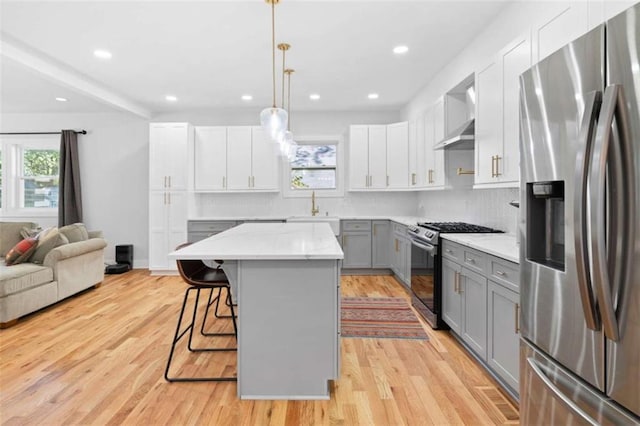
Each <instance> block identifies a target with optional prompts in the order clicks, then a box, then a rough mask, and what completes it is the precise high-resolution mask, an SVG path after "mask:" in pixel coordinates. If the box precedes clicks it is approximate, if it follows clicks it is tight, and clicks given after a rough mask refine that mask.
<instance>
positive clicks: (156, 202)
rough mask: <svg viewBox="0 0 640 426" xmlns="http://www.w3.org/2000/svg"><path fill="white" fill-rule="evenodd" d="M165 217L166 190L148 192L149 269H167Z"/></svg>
mask: <svg viewBox="0 0 640 426" xmlns="http://www.w3.org/2000/svg"><path fill="white" fill-rule="evenodd" d="M167 218H168V208H167V192H165V191H152V192H151V193H150V194H149V269H151V270H153V269H167V268H168V265H169V263H168V259H167V253H169V245H168V239H167ZM185 226H186V221H185Z"/></svg>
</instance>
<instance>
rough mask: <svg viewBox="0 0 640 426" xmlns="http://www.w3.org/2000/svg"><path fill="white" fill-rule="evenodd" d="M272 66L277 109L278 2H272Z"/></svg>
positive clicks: (274, 104)
mask: <svg viewBox="0 0 640 426" xmlns="http://www.w3.org/2000/svg"><path fill="white" fill-rule="evenodd" d="M271 52H272V57H271V64H272V65H273V70H272V71H273V73H272V74H273V107H274V108H276V2H275V1H272V2H271Z"/></svg>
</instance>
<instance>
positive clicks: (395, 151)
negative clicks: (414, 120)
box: [386, 121, 409, 188]
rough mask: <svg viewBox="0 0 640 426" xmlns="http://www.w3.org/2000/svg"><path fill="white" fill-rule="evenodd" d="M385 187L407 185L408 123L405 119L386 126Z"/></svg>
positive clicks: (404, 186)
mask: <svg viewBox="0 0 640 426" xmlns="http://www.w3.org/2000/svg"><path fill="white" fill-rule="evenodd" d="M386 151H387V154H386V157H387V182H386V184H387V185H386V186H387V188H407V187H408V186H409V176H408V174H407V170H408V169H409V123H407V122H406V121H404V122H401V123H394V124H390V125H388V126H387V146H386Z"/></svg>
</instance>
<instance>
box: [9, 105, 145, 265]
mask: <svg viewBox="0 0 640 426" xmlns="http://www.w3.org/2000/svg"><path fill="white" fill-rule="evenodd" d="M1 118H2V120H1V123H2V124H1V131H2V132H20V131H24V132H38V131H40V132H47V131H57V130H59V129H78V130H79V129H85V130H87V132H88V134H86V135H79V136H78V150H79V154H80V176H81V181H82V182H81V185H82V201H83V213H84V217H83V221H84V222H85V224H86V225H87V228H89V229H92V230H93V229H95V230H102V231H103V232H104V236H105V238H106V239H107V241H108V242H109V246H108V247H107V248H106V251H105V261H107V262H113V259H114V258H115V249H114V246H115V245H117V244H133V246H134V248H133V249H134V263H135V266H137V267H144V266H146V265H147V259H148V245H149V243H148V241H149V237H148V235H149V232H148V228H149V225H148V216H149V215H148V211H149V208H148V204H149V202H148V191H149V147H148V134H149V130H148V128H149V126H148V122H147V121H146V120H143V119H140V118H137V117H134V116H132V115H130V114H119V113H114V114H3V115H2V117H1ZM11 219H12V220H18V218H11ZM20 220H22V219H20ZM28 220H33V221H34V222H38V223H40V224H42V225H43V226H51V225H56V224H57V217H49V218H33V219H28Z"/></svg>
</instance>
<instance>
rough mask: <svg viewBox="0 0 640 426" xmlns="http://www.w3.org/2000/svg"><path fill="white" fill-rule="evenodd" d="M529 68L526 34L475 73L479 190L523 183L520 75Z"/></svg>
mask: <svg viewBox="0 0 640 426" xmlns="http://www.w3.org/2000/svg"><path fill="white" fill-rule="evenodd" d="M530 67H531V37H530V34H529V33H527V34H524V35H522V36H521V37H518V38H517V39H516V40H514V41H513V42H512V43H510V44H509V45H507V46H506V47H505V48H504V49H502V50H501V51H500V52H499V53H498V54H497V55H496V56H495V57H494V58H493V59H492V60H491V61H490V63H489V64H487V65H486V66H485V67H483V68H481V69H480V70H479V71H478V72H477V73H476V85H475V89H476V135H475V157H476V158H475V185H474V187H476V188H481V187H498V186H499V187H509V186H513V187H518V186H519V184H520V183H519V181H520V168H519V164H520V148H519V96H520V92H519V76H520V74H522V73H523V72H524V71H526V70H527V69H529V68H530Z"/></svg>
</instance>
